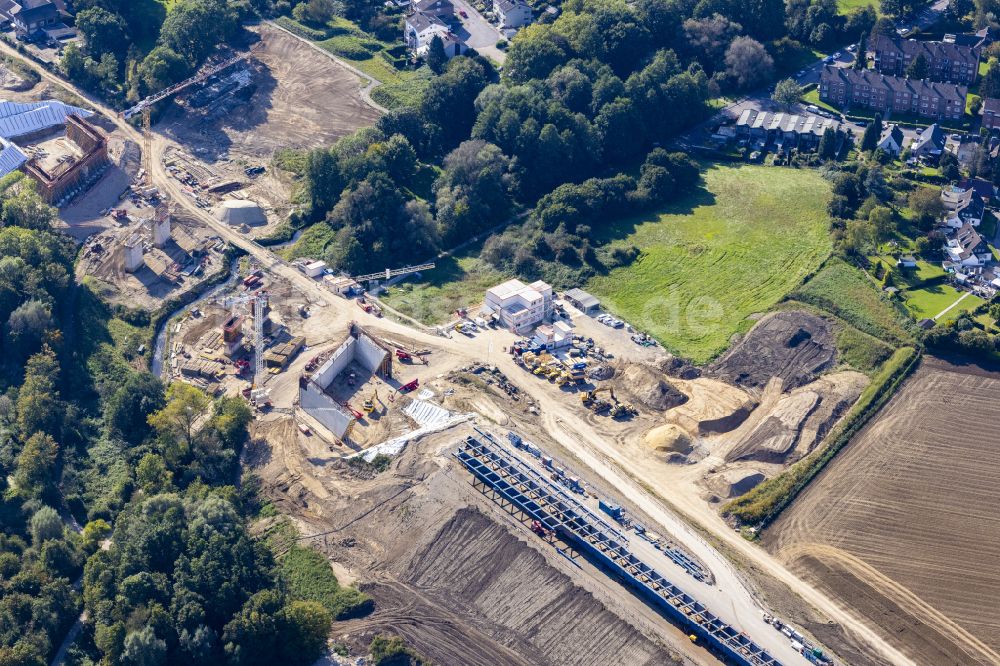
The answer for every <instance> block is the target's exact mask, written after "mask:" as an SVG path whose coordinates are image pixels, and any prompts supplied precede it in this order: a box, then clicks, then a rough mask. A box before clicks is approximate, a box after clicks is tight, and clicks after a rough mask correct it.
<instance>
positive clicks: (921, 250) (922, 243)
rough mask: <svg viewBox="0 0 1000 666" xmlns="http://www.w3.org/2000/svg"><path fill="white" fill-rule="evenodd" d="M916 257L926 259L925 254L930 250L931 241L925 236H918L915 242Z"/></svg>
mask: <svg viewBox="0 0 1000 666" xmlns="http://www.w3.org/2000/svg"><path fill="white" fill-rule="evenodd" d="M915 246H916V250H917V255H918V256H921V257H924V258H927V253H928V252H929V251H930V249H931V239H930V238H928V237H927V236H920V237H919V238H917V240H916V242H915Z"/></svg>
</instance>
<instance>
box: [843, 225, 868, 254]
mask: <svg viewBox="0 0 1000 666" xmlns="http://www.w3.org/2000/svg"><path fill="white" fill-rule="evenodd" d="M874 244H875V228H874V227H873V226H872V223H871V222H869V221H868V220H848V221H847V227H846V229H845V233H844V244H843V249H844V252H846V253H847V254H865V253H867V252H868V250H869V249H870V248H871V247H872V246H873V245H874Z"/></svg>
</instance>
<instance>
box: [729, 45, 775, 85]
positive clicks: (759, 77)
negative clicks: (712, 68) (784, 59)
mask: <svg viewBox="0 0 1000 666" xmlns="http://www.w3.org/2000/svg"><path fill="white" fill-rule="evenodd" d="M773 73H774V60H773V59H772V58H771V56H770V54H769V53H768V52H767V49H765V48H764V45H763V44H761V43H760V42H758V41H757V40H756V39H753V38H751V37H737V38H736V39H734V40H733V42H732V44H730V45H729V48H728V49H726V74H727V75H728V76H729V77H730V78H731V79H733V80H734V82H735V84H736V87H737V88H738V89H741V90H747V89H751V88H755V87H757V86H759V85H761V84H763V83H764V82H765V81H767V80H768V79H770V78H771V76H772V75H773Z"/></svg>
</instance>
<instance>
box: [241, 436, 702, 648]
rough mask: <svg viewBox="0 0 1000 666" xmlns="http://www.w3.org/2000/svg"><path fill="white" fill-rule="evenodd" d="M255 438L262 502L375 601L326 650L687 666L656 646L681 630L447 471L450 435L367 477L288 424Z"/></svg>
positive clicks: (411, 449) (459, 473)
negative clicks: (316, 451) (394, 647)
mask: <svg viewBox="0 0 1000 666" xmlns="http://www.w3.org/2000/svg"><path fill="white" fill-rule="evenodd" d="M284 420H286V421H288V422H289V423H293V421H292V419H291V418H287V417H284ZM266 433H267V434H266V438H267V441H266V442H264V441H260V440H258V441H257V442H256V443H255V446H256V455H255V456H254V464H255V466H256V468H257V472H258V473H259V474H260V476H261V478H262V479H263V480H264V482H265V488H266V490H267V492H268V495H269V496H270V498H271V499H272V500H273V501H274V502H275V503H276V504H277V505H278V506H279V508H280V509H281V511H282V512H283V513H285V514H287V515H290V516H292V517H293V519H294V520H295V522H296V523H297V524H298V527H299V530H300V532H301V533H302V534H309V535H315V536H314V538H311V539H310V540H309V541H310V542H311V543H312V545H314V546H315V547H317V548H319V549H320V550H321V551H322V552H324V553H325V554H326V555H328V556H329V557H330V559H331V560H332V561H333V562H336V563H338V566H340V567H344V568H346V569H347V570H349V571H350V572H351V573H352V576H353V577H356V578H359V579H361V580H363V581H366V582H365V583H363V584H362V585H361V589H362V590H364V591H365V592H367V593H368V594H370V595H371V596H372V597H373V599H374V600H375V605H376V610H375V612H374V613H373V614H371V615H370V616H368V617H365V618H360V619H355V620H348V621H344V622H337V623H335V626H334V634H335V636H336V640H338V641H339V642H343V643H346V644H348V645H351V646H352V647H355V648H357V649H358V650H360V651H363V648H364V646H366V645H367V643H368V642H370V640H371V637H372V636H373V635H375V634H377V633H382V632H388V633H393V634H398V635H401V636H403V637H404V638H405V639H406V641H407V642H408V644H410V645H411V646H412V647H414V648H415V649H416V650H417V651H418V652H420V653H421V654H422V655H424V656H425V657H427V658H428V659H429V660H430V661H431V662H432V663H435V664H469V665H474V666H479V665H481V666H493V665H495V664H523V665H525V666H527V665H529V664H530V665H535V664H539V665H547V664H551V665H553V666H555V665H557V664H580V665H583V666H587V665H593V666H598V665H605V664H630V665H631V664H635V665H637V666H644V665H649V666H652V665H653V664H665V665H669V664H683V663H690V662H689V661H688V660H687V659H685V658H683V657H681V656H679V654H678V653H677V652H675V651H674V649H672V648H671V647H670V645H669V644H668V643H667V642H666V641H669V640H670V639H669V638H665V636H668V635H670V636H672V639H673V640H674V641H677V643H680V642H681V641H684V640H686V639H685V637H684V636H683V634H681V632H679V631H678V630H676V629H673V628H672V627H671V626H670V625H669V624H668V623H667V622H666V620H664V619H663V618H661V617H660V616H658V615H656V614H655V613H654V612H653V611H652V610H651V609H650V608H648V607H647V606H645V605H644V604H643V603H642V602H641V601H639V600H638V599H637V598H636V597H635V596H634V595H632V594H628V593H623V592H622V588H621V587H620V586H619V585H618V584H617V583H615V582H614V581H612V580H611V579H609V578H608V577H607V576H606V574H603V573H600V572H597V571H596V570H593V571H592V572H591V575H580V573H579V572H580V569H577V568H576V567H575V566H574V565H573V564H571V563H569V561H568V560H566V559H565V558H564V557H562V556H560V555H559V554H558V553H557V552H556V551H555V549H554V548H552V547H551V546H548V545H545V544H543V543H542V542H541V541H540V540H538V539H537V538H536V537H535V536H534V535H532V534H531V533H530V532H528V531H527V529H526V528H524V527H523V526H521V525H518V524H516V522H515V521H514V519H513V518H511V517H510V516H509V515H508V514H506V513H504V512H502V511H500V509H499V508H498V507H496V505H494V504H492V503H491V502H488V501H487V500H485V499H484V498H483V497H482V496H481V495H480V494H479V493H478V492H477V491H476V490H474V489H473V488H472V487H471V485H470V479H471V477H470V476H468V475H467V473H466V472H464V470H462V469H461V468H459V467H458V466H457V465H455V464H453V463H452V464H446V462H447V460H448V456H447V454H446V452H447V451H448V450H450V448H451V447H452V446H453V445H454V443H455V442H456V441H458V440H459V439H460V438H461V437H462V436H463V435H462V434H461V433H456V432H450V433H442V434H440V435H433V436H430V437H429V438H427V439H425V440H422V441H420V442H416V443H411V444H410V445H409V446H408V447H407V448H406V449H405V450H404V452H403V454H402V455H401V456H399V457H398V458H396V459H395V460H394V461H393V463H392V465H391V467H390V469H389V470H387V471H385V472H382V473H380V474H377V475H359V474H357V473H354V472H352V471H351V469H350V468H349V467H345V466H344V465H343V464H342V463H337V462H333V461H330V462H327V463H324V464H318V463H319V461H318V460H317V458H315V457H313V456H310V455H309V454H308V450H307V449H305V448H304V447H303V444H302V443H301V442H299V441H297V440H298V439H299V438H300V435H299V434H298V433H297V430H296V429H295V428H294V426H292V427H281V426H279V425H278V422H275V424H274V425H273V426H271V427H269V428H268V429H267V431H266ZM583 566H584V570H585V571H587V570H588V567H590V565H589V564H586V563H584V565H583Z"/></svg>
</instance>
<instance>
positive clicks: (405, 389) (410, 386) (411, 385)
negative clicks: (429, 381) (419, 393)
mask: <svg viewBox="0 0 1000 666" xmlns="http://www.w3.org/2000/svg"><path fill="white" fill-rule="evenodd" d="M419 386H420V380H419V379H414V380H413V381H412V382H408V383H406V384H403V385H402V386H400V387H399V392H400V393H409V392H410V391H414V390H416V389H417V387H419Z"/></svg>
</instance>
